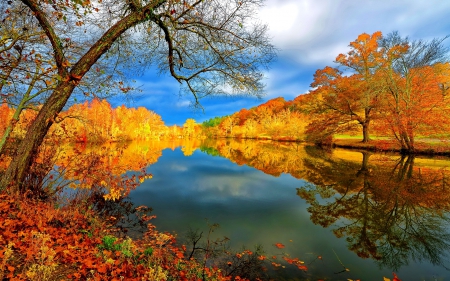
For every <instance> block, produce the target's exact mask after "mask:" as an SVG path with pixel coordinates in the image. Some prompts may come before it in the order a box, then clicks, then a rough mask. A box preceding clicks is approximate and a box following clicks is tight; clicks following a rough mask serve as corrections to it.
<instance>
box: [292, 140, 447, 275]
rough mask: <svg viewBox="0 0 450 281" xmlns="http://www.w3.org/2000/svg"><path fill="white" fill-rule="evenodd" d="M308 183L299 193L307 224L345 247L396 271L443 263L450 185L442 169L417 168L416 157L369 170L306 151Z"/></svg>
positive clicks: (364, 162)
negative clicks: (327, 230) (326, 230)
mask: <svg viewBox="0 0 450 281" xmlns="http://www.w3.org/2000/svg"><path fill="white" fill-rule="evenodd" d="M307 151H308V152H309V153H308V154H309V156H310V157H308V158H307V159H305V161H304V164H305V167H306V168H307V170H308V172H307V177H306V179H307V180H308V181H310V182H311V183H312V184H311V185H308V186H306V187H304V188H299V189H298V191H297V192H298V195H299V196H300V197H302V198H303V199H305V200H306V201H307V202H308V203H309V204H310V205H311V206H310V207H309V208H308V211H309V212H310V213H311V220H312V221H313V222H314V223H316V224H320V225H322V226H323V227H328V226H331V225H334V229H333V232H334V234H335V235H336V236H338V237H343V236H345V237H346V240H347V242H348V245H349V248H350V249H351V250H352V251H354V252H355V253H357V254H358V256H360V257H364V258H368V257H371V258H374V259H376V260H378V261H379V264H380V265H381V266H387V267H390V268H393V269H398V268H399V267H401V266H402V265H405V264H407V263H408V260H410V259H411V258H412V259H414V260H422V259H423V260H429V261H430V262H432V263H433V264H439V265H443V264H445V262H446V261H445V254H444V253H446V252H447V251H448V250H450V242H449V241H450V234H449V233H448V230H447V229H446V228H447V227H446V226H447V224H446V223H447V222H449V217H448V214H447V213H448V211H449V210H450V185H449V184H448V183H449V182H448V174H447V171H445V170H437V169H435V170H433V169H427V168H422V169H419V168H415V167H414V157H412V156H410V157H405V156H402V157H401V158H400V159H398V160H397V161H383V162H380V163H377V164H378V165H376V166H375V165H369V157H370V155H369V153H367V152H364V153H363V160H362V164H357V163H355V162H352V161H345V160H336V159H333V158H331V157H330V156H329V155H327V154H325V153H320V152H318V151H317V150H315V149H312V148H311V149H309V150H307Z"/></svg>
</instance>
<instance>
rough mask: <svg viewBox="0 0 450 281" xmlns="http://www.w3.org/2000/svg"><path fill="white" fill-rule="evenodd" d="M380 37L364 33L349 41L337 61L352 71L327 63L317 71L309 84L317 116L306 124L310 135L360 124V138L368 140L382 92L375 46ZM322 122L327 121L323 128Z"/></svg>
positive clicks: (378, 60)
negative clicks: (348, 46) (347, 73)
mask: <svg viewBox="0 0 450 281" xmlns="http://www.w3.org/2000/svg"><path fill="white" fill-rule="evenodd" d="M380 37H381V32H375V33H374V34H372V35H369V34H366V33H363V34H361V35H359V36H358V38H357V39H356V40H355V41H353V42H351V43H350V49H351V50H350V51H349V52H348V53H347V54H340V55H339V56H337V57H336V62H337V63H338V64H339V65H340V66H341V67H345V68H346V69H347V70H350V71H351V75H347V76H346V75H342V72H341V71H340V70H338V69H336V68H332V67H329V66H327V67H325V68H324V69H321V70H317V71H316V73H315V74H314V82H313V83H312V84H311V87H314V88H316V89H315V90H314V91H312V92H311V94H313V95H315V96H317V98H316V99H315V100H314V103H315V104H316V109H315V113H316V114H318V116H319V118H316V119H315V120H314V121H313V122H312V124H311V125H310V126H309V128H310V129H309V134H310V135H313V133H318V132H321V133H320V137H326V135H331V134H333V133H335V132H336V131H337V130H339V129H340V128H342V125H354V124H359V125H360V126H361V128H362V132H363V140H362V141H363V142H368V141H369V139H370V136H369V128H370V123H371V121H372V119H373V116H374V114H375V111H376V108H377V107H378V104H379V100H380V95H381V93H382V91H381V88H380V85H379V83H377V81H376V75H375V73H376V72H377V71H378V69H379V68H380V67H381V66H382V64H381V61H380V51H379V48H378V40H379V39H380ZM326 120H327V121H326ZM330 120H331V122H330ZM323 124H326V128H325V130H323V129H324V128H323V126H321V125H323ZM324 132H325V133H324ZM324 135H325V136H324Z"/></svg>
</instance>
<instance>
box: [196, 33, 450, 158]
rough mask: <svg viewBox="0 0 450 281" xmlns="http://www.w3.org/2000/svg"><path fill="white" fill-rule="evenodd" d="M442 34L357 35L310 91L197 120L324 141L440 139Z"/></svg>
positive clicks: (232, 132) (410, 145) (258, 134)
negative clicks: (341, 137) (348, 136)
mask: <svg viewBox="0 0 450 281" xmlns="http://www.w3.org/2000/svg"><path fill="white" fill-rule="evenodd" d="M444 40H445V38H443V39H433V40H431V41H423V40H416V41H411V40H409V39H408V38H407V37H406V38H402V37H401V36H400V35H398V33H396V32H393V33H391V34H388V35H387V36H383V35H382V33H381V32H375V33H373V34H372V35H369V34H366V33H363V34H361V35H359V36H358V38H357V39H356V40H355V41H353V42H351V43H350V45H349V47H350V51H349V52H348V53H346V54H339V55H338V56H337V57H336V61H335V62H336V63H337V64H338V66H337V67H330V66H326V67H325V68H323V69H319V70H317V71H316V73H315V74H314V81H313V82H312V83H311V88H312V89H311V90H310V91H309V93H307V94H303V95H300V96H298V97H297V98H295V99H294V100H293V101H285V100H284V99H283V98H276V99H272V100H270V101H268V102H266V103H265V104H262V105H260V106H257V107H255V108H251V109H249V110H246V109H242V110H241V111H239V112H236V113H234V114H232V115H230V116H225V117H221V118H214V119H210V120H208V121H207V122H205V123H203V127H204V130H205V133H206V134H207V135H209V136H219V137H237V138H268V139H278V140H306V141H310V142H315V143H329V142H331V141H332V138H333V136H334V135H335V134H342V133H352V134H360V135H362V141H363V142H368V141H370V138H371V135H372V134H375V135H377V136H384V137H389V138H391V139H395V140H396V141H397V143H398V146H399V147H400V148H401V149H402V150H404V151H410V152H413V151H414V150H415V141H416V139H417V137H418V136H420V137H432V138H444V137H446V136H447V135H448V133H447V132H448V129H449V128H450V118H448V117H449V113H450V106H449V95H448V92H449V91H448V90H449V88H450V63H449V62H448V56H447V54H448V48H447V47H445V46H444V45H443V41H444Z"/></svg>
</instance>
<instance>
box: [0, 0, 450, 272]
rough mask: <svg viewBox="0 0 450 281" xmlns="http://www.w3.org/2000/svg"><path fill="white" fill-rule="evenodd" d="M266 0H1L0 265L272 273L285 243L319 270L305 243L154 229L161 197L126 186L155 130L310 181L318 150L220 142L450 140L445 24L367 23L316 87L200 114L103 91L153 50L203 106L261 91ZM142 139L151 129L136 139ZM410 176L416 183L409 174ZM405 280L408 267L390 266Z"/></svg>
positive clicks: (425, 143)
mask: <svg viewBox="0 0 450 281" xmlns="http://www.w3.org/2000/svg"><path fill="white" fill-rule="evenodd" d="M259 4H260V1H253V0H242V1H228V0H227V1H213V0H208V1H203V0H189V1H178V0H174V1H167V0H161V1H150V0H148V1H147V0H143V1H138V0H131V1H128V0H127V1H125V0H99V1H89V0H64V1H62V0H54V1H38V0H14V1H3V2H2V3H0V12H1V15H0V20H1V22H2V25H1V27H0V35H1V36H0V136H1V140H0V157H1V158H0V279H1V280H88V279H89V280H263V279H268V277H267V276H268V275H267V273H266V271H269V272H270V269H269V270H268V269H267V268H274V269H275V270H278V269H280V268H282V267H284V265H282V264H281V259H282V260H283V262H285V263H287V264H289V265H292V266H294V267H295V268H296V269H298V270H300V271H307V270H308V267H307V266H306V265H305V264H304V262H303V261H302V260H300V259H299V258H296V257H290V256H288V255H284V256H283V257H282V258H279V259H278V260H277V258H276V257H272V258H271V257H269V256H267V255H266V254H265V253H264V252H262V251H260V250H258V249H256V250H250V249H243V250H240V251H237V252H226V253H225V255H224V256H222V257H221V259H219V258H217V257H216V256H215V254H216V252H217V251H218V248H219V246H220V245H222V243H224V242H225V241H209V240H207V243H208V247H206V248H196V246H195V245H196V244H195V243H196V242H198V241H199V240H200V238H205V237H202V236H201V235H200V237H194V238H193V241H194V244H193V246H192V249H189V248H186V245H181V244H179V243H178V241H177V238H176V235H174V234H170V233H163V232H159V231H158V230H156V228H155V226H154V225H153V224H152V223H151V220H152V219H153V218H154V216H153V215H150V211H151V209H150V208H149V207H146V206H138V207H136V206H133V204H132V203H131V202H129V201H128V200H127V195H128V194H129V193H130V191H131V190H133V189H135V188H137V187H138V186H139V184H141V183H143V182H144V181H146V180H150V179H151V178H152V175H151V174H149V173H148V172H147V171H146V169H145V168H146V167H147V166H148V165H150V164H152V163H155V162H156V161H157V160H158V158H159V157H160V156H161V151H162V149H165V148H167V147H164V148H162V147H160V146H158V144H155V142H154V141H160V140H171V141H172V142H173V145H174V147H176V146H182V151H183V154H184V155H186V156H189V155H192V154H193V152H194V150H195V149H197V148H198V147H201V144H200V143H203V149H204V150H205V151H208V152H209V153H217V154H220V155H228V156H227V157H228V158H231V159H234V160H233V161H236V162H237V163H241V164H242V163H249V161H250V163H251V161H252V159H253V160H254V159H257V160H258V161H255V162H254V163H253V164H250V165H252V166H254V167H255V168H257V169H260V170H264V172H266V173H269V174H273V175H279V174H280V173H283V172H288V171H289V173H291V174H293V175H294V176H295V177H304V178H307V180H310V181H311V182H314V180H318V179H317V178H314V177H313V175H304V174H301V171H299V170H298V167H299V166H301V165H312V164H311V163H309V164H308V163H306V162H305V163H304V162H302V161H300V159H299V157H300V156H299V155H295V154H292V153H291V154H286V155H284V156H283V158H282V159H279V161H278V164H279V165H278V166H277V168H275V166H273V165H272V166H264V163H267V162H270V161H271V159H274V158H277V157H278V158H280V157H279V155H275V156H274V155H271V154H270V153H268V154H262V155H258V153H257V151H256V150H255V151H252V150H251V148H249V147H247V148H242V149H241V148H239V147H238V148H237V149H236V150H237V151H239V152H236V151H233V150H232V149H231V148H230V147H229V148H227V149H228V151H227V150H226V149H224V150H221V147H224V145H223V143H222V142H221V141H226V139H228V138H233V139H237V140H242V139H258V140H273V141H279V142H280V143H281V142H293V143H300V142H302V143H311V144H316V145H339V144H341V145H345V144H347V145H349V144H348V142H347V143H346V141H348V140H347V139H346V137H348V136H350V139H353V138H352V137H357V138H360V139H357V141H353V142H351V143H350V145H349V146H350V147H352V146H353V147H370V148H375V149H377V150H385V151H386V150H392V151H398V152H401V153H403V154H404V155H407V154H408V155H414V154H416V153H442V154H445V153H448V152H449V151H450V146H449V145H448V139H449V135H448V132H449V129H450V127H449V126H450V118H448V116H449V114H450V112H449V110H450V107H449V94H448V93H449V88H450V80H449V79H450V78H449V77H450V62H449V61H448V57H447V55H448V50H447V49H446V48H445V46H444V44H443V42H444V40H445V39H446V38H438V39H433V40H429V41H425V40H410V39H409V38H407V37H401V36H400V35H399V34H398V33H396V32H393V33H390V34H387V35H383V34H382V33H381V32H375V33H373V34H366V33H362V34H360V35H359V36H358V37H357V38H356V40H355V41H352V42H350V45H349V49H350V50H349V51H348V52H347V53H345V54H336V55H337V56H336V59H335V62H334V63H335V64H336V65H337V66H334V67H332V66H326V67H324V68H323V69H318V70H317V71H316V72H315V74H314V76H313V77H311V79H312V82H311V85H310V87H311V89H310V91H309V92H307V93H299V95H298V96H297V97H296V98H295V99H293V100H292V101H286V100H285V99H284V98H282V97H280V98H275V99H271V100H269V101H267V102H265V103H263V104H261V105H258V106H256V107H253V108H249V109H245V108H243V109H241V110H239V111H237V112H235V113H233V114H231V115H228V116H217V117H215V118H212V119H210V120H208V121H205V122H203V123H197V122H196V120H194V119H192V118H190V119H187V120H186V121H185V123H184V124H180V125H173V126H166V125H165V123H164V121H163V119H162V117H161V116H159V115H158V114H156V113H155V112H153V111H151V110H149V109H147V108H145V107H137V108H133V107H126V106H125V105H121V106H117V107H113V106H111V104H110V103H109V102H108V99H110V98H113V97H116V96H127V95H132V94H133V93H134V92H136V91H137V89H135V88H133V83H131V81H130V79H129V77H127V75H129V73H131V72H142V73H143V72H145V70H146V68H147V66H148V65H150V64H153V65H156V66H157V67H158V68H159V70H160V71H161V72H164V73H166V74H167V75H169V76H170V77H172V78H173V79H174V80H175V81H177V82H179V84H180V87H181V90H182V91H183V93H185V94H188V95H190V96H191V97H192V99H193V101H194V104H195V105H197V106H201V104H200V100H201V99H202V98H205V97H208V96H214V95H222V96H227V95H241V94H242V95H243V94H245V95H250V96H256V97H260V96H262V95H263V94H264V85H263V83H262V77H263V75H262V72H263V70H265V69H266V68H267V67H268V65H270V63H271V62H272V61H273V60H274V59H275V56H276V50H275V48H274V46H273V45H272V43H271V42H270V40H269V37H268V35H267V28H266V26H265V25H263V24H259V23H255V22H254V21H253V20H252V18H251V16H250V15H251V14H252V11H253V10H254V9H256V7H257V6H258V5H259ZM243 26H245V28H244V27H243ZM330 63H331V62H330ZM342 137H343V138H344V141H342ZM340 138H341V139H340ZM134 141H143V142H147V144H148V145H146V146H134V145H133V142H134ZM208 141H218V144H216V148H214V149H210V150H208V147H207V146H205V143H208ZM236 146H238V145H236ZM92 147H95V149H93V148H92ZM155 148H157V149H155ZM172 149H174V148H172ZM245 149H247V150H246V151H245ZM234 154H238V156H236V155H235V156H233V155H234ZM289 155H290V156H289ZM233 157H234V158H233ZM258 157H262V158H261V159H259V158H258ZM264 157H266V158H264ZM249 158H250V160H249ZM317 161H318V162H321V161H322V162H323V161H325V162H326V161H327V159H325V160H323V159H319V158H318V160H317ZM313 166H314V165H313ZM294 167H296V168H295V169H294ZM316 168H317V169H319V168H321V166H320V165H318V166H317V167H316ZM322 168H324V169H325V168H326V167H322ZM393 169H394V168H393ZM394 170H395V169H394ZM308 176H309V177H310V178H308ZM323 180H325V179H323ZM380 180H381V179H380ZM380 185H381V183H380ZM317 186H318V187H317V189H311V190H308V191H307V192H304V191H299V193H298V196H300V197H302V198H304V199H305V200H307V201H308V202H309V203H310V204H311V205H312V206H313V207H314V208H315V209H313V210H312V211H311V212H312V213H313V215H314V217H315V218H316V219H317V220H318V221H320V220H323V221H332V220H333V219H335V217H333V218H323V217H321V213H320V211H321V210H322V209H323V208H331V207H330V206H328V205H327V206H319V205H318V204H319V203H318V202H316V201H314V200H315V199H313V198H312V197H313V195H314V194H316V193H320V192H321V191H320V190H318V189H320V188H321V184H320V182H319V183H317ZM68 190H70V191H68ZM338 192H339V191H338ZM399 192H405V191H404V189H403V187H402V188H401V190H400V191H399ZM426 195H427V196H430V195H429V194H428V193H427V194H426ZM371 196H372V195H371ZM376 196H377V195H376V194H375V195H373V197H376ZM370 198H372V197H370ZM430 198H431V197H430ZM430 198H428V197H427V198H424V200H428V201H431V200H432V198H431V199H430ZM382 199H383V198H382ZM347 200H348V202H349V203H348V204H350V203H352V202H353V198H348V199H347ZM383 200H384V201H383ZM383 200H381V202H385V201H386V202H388V203H389V204H391V202H390V201H389V200H388V198H384V199H383ZM405 200H406V199H405ZM375 201H376V200H375ZM428 201H427V202H428ZM376 202H378V201H376ZM380 204H381V203H380ZM386 204H387V203H386ZM405 204H406V203H405ZM380 212H382V211H380ZM336 216H337V215H336ZM327 219H328V220H327ZM319 223H321V224H323V223H324V222H322V221H320V222H319ZM328 223H330V222H328ZM373 227H375V226H373ZM213 229H214V225H212V226H210V232H212V231H213ZM335 231H336V232H345V231H344V230H340V229H337V230H335ZM131 232H135V233H134V234H135V237H134V238H133V239H132V238H130V237H131V236H132V235H131V234H130V233H131ZM137 232H139V233H140V234H139V235H138V234H136V233H137ZM206 239H209V236H208V237H206ZM380 239H382V238H380ZM365 242H367V241H365ZM369 242H370V241H369ZM369 242H367V243H369ZM213 245H216V246H213ZM217 245H219V246H217ZM274 246H275V247H276V248H277V249H283V248H284V247H285V246H284V245H283V244H281V243H275V244H274ZM354 247H358V246H357V243H356V242H355V246H354ZM361 247H366V248H364V249H360V251H361V255H369V256H370V255H372V256H376V255H378V252H377V251H378V249H377V250H373V249H371V248H370V245H362V246H361ZM222 254H223V253H222ZM394 280H399V279H398V278H397V277H396V275H395V273H394Z"/></svg>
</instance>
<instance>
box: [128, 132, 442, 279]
mask: <svg viewBox="0 0 450 281" xmlns="http://www.w3.org/2000/svg"><path fill="white" fill-rule="evenodd" d="M153 146H154V145H153ZM150 147H152V145H150ZM166 147H171V149H168V148H167V149H164V150H162V154H159V153H156V154H157V158H158V157H159V158H158V159H157V162H156V163H154V164H151V165H149V166H148V168H147V171H148V172H149V173H151V174H153V179H151V180H147V181H145V182H144V183H143V184H142V185H141V186H140V187H138V188H137V189H136V190H134V191H132V193H131V198H132V200H133V202H134V203H136V204H137V205H147V206H150V207H152V208H153V210H154V211H153V214H155V215H156V216H157V219H155V220H154V221H153V223H154V224H155V225H156V226H157V227H158V229H159V230H160V231H169V232H176V233H177V234H178V236H179V237H180V238H181V237H183V236H184V235H185V234H186V231H187V229H189V228H191V229H200V230H203V231H205V232H207V230H208V226H207V224H208V223H210V224H212V223H218V224H219V225H220V228H219V229H218V230H216V231H215V232H214V235H215V236H214V237H223V236H226V237H228V238H230V246H232V247H233V248H235V249H240V248H241V247H242V246H245V247H246V248H249V249H252V248H253V246H254V245H256V244H261V245H263V247H264V250H265V252H266V253H267V255H269V256H272V255H277V254H281V253H283V252H285V253H289V254H290V255H291V256H292V257H298V258H300V259H301V260H303V261H305V264H306V265H307V266H308V268H309V270H308V271H307V272H301V271H299V270H292V271H291V270H285V271H284V272H286V274H288V276H285V277H287V278H290V279H298V280H307V279H310V280H318V279H325V280H348V279H353V280H356V279H361V280H383V277H388V278H391V279H392V272H393V271H394V272H396V273H397V274H398V276H399V278H400V279H401V280H403V281H405V280H449V279H450V271H448V270H447V269H445V267H444V265H447V266H449V267H450V262H449V259H448V257H446V255H447V254H448V253H449V247H448V244H447V243H449V242H450V238H449V237H450V236H449V235H448V233H449V227H448V225H449V224H448V221H447V220H446V215H447V212H448V209H449V205H450V199H449V198H450V187H449V186H448V181H447V179H448V178H447V175H446V170H443V169H441V168H442V167H445V166H446V165H447V162H446V160H434V159H419V158H416V159H408V158H405V159H401V158H400V157H399V156H386V155H369V154H363V153H360V152H348V151H345V150H335V151H333V152H325V151H321V150H317V149H315V148H307V147H306V148H305V147H304V146H302V145H296V144H283V145H280V144H272V143H261V142H254V141H253V142H251V141H243V142H236V141H231V142H230V141H225V140H222V141H219V142H205V143H203V144H201V149H200V148H197V147H198V144H195V145H194V144H192V143H191V144H185V145H184V146H182V147H177V145H175V144H172V145H167V146H166ZM196 148H197V149H196ZM149 149H150V148H145V151H148V150H149ZM185 155H189V156H185ZM275 243H283V244H284V245H285V246H286V248H284V249H282V250H280V249H277V248H276V247H275V246H274V244H275ZM319 256H320V257H321V259H318V257H319ZM413 258H415V259H416V260H415V261H414V259H413ZM433 263H434V264H435V265H433ZM345 268H348V269H349V271H344V272H343V269H345Z"/></svg>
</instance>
